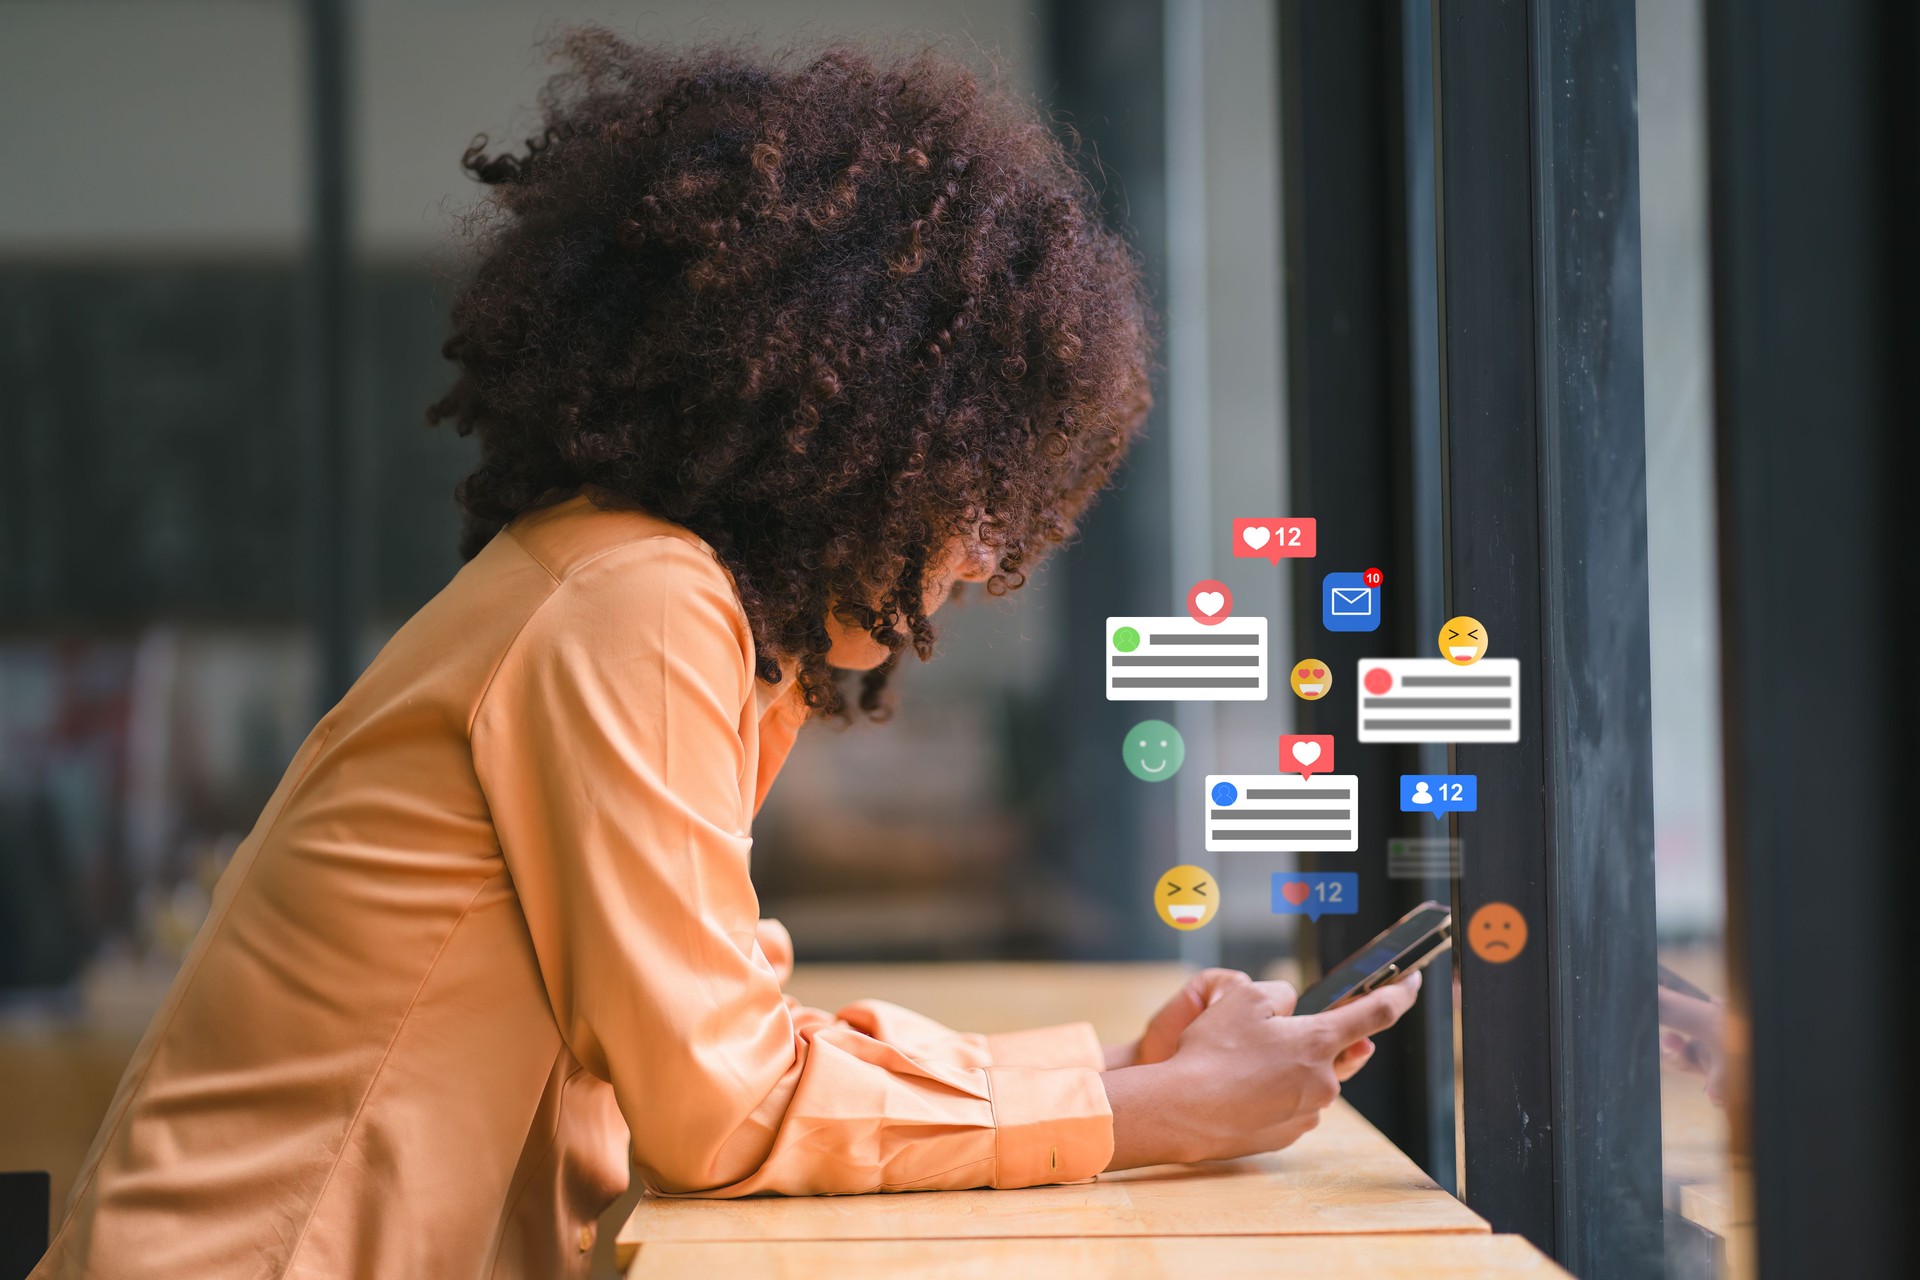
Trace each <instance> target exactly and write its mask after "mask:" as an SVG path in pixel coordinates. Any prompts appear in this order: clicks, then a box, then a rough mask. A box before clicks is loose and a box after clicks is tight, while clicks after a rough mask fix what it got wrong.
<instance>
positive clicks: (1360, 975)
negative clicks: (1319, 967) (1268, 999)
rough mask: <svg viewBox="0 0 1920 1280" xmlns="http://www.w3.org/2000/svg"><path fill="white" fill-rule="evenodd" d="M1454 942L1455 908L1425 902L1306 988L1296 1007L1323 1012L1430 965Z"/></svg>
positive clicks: (1300, 1010)
mask: <svg viewBox="0 0 1920 1280" xmlns="http://www.w3.org/2000/svg"><path fill="white" fill-rule="evenodd" d="M1452 941H1453V911H1452V909H1451V908H1450V907H1448V906H1447V904H1446V903H1444V902H1423V903H1421V904H1420V905H1419V906H1417V907H1415V908H1414V909H1413V910H1411V911H1409V912H1407V914H1405V915H1404V916H1401V917H1400V918H1399V919H1398V920H1396V921H1394V922H1393V924H1391V925H1389V926H1388V927H1387V928H1386V929H1385V930H1383V931H1382V932H1381V933H1380V935H1379V936H1378V937H1376V938H1375V939H1374V940H1373V941H1372V942H1369V943H1368V944H1367V945H1366V946H1364V947H1361V948H1360V949H1359V950H1358V951H1356V952H1354V953H1353V954H1352V955H1350V956H1348V957H1347V958H1346V959H1345V960H1342V961H1341V962H1340V963H1339V964H1337V965H1335V966H1334V967H1333V968H1332V969H1331V970H1330V971H1328V973H1327V976H1326V977H1324V978H1322V979H1320V981H1318V982H1316V983H1314V984H1313V985H1312V986H1310V987H1308V988H1307V989H1306V990H1305V991H1302V992H1301V993H1300V999H1299V1001H1298V1002H1297V1003H1296V1004H1295V1005H1294V1006H1293V1011H1294V1012H1295V1013H1296V1014H1302V1013H1324V1012H1325V1011H1326V1010H1328V1009H1331V1008H1333V1007H1334V1006H1336V1005H1341V1004H1345V1003H1346V1002H1347V1001H1349V1000H1352V999H1354V998H1355V997H1356V996H1363V995H1365V994H1367V992H1369V991H1374V990H1377V989H1379V988H1381V987H1384V986H1386V985H1387V984H1388V983H1389V982H1393V981H1396V980H1398V979H1400V978H1404V977H1405V976H1406V975H1407V974H1409V973H1412V972H1413V971H1414V970H1415V969H1418V968H1420V967H1421V966H1422V965H1424V964H1426V962H1427V961H1429V960H1431V959H1433V958H1434V957H1435V956H1437V955H1439V954H1440V952H1441V951H1442V950H1444V949H1445V948H1446V947H1448V946H1449V945H1451V943H1452Z"/></svg>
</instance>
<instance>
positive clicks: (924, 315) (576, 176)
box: [428, 29, 1151, 715]
mask: <svg viewBox="0 0 1920 1280" xmlns="http://www.w3.org/2000/svg"><path fill="white" fill-rule="evenodd" d="M558 52H559V55H560V58H561V60H562V62H563V70H562V71H561V73H560V74H559V75H558V76H556V77H555V78H554V79H553V80H552V81H551V82H550V83H549V84H548V86H547V88H546V90H545V92H544V93H543V95H542V98H541V108H542V115H543V117H544V119H543V124H544V128H543V129H542V131H541V133H540V135H539V136H538V137H535V138H532V139H530V140H529V141H528V142H527V143H526V145H525V147H524V148H523V149H519V150H517V151H514V150H510V151H507V152H504V153H497V154H496V153H491V152H490V151H489V148H488V144H487V139H486V138H485V137H484V136H483V137H481V138H478V139H477V140H476V141H475V142H474V144H473V146H471V147H470V148H469V149H468V150H467V153H466V155H465V156H464V158H463V161H462V163H463V166H464V167H465V169H466V170H467V172H469V173H470V174H471V175H472V176H474V177H475V178H477V179H478V180H480V181H481V182H483V183H487V184H489V185H491V186H492V187H494V188H495V192H494V193H493V195H492V197H491V199H490V200H489V201H488V202H487V203H486V205H485V206H483V210H482V212H481V214H480V215H478V225H479V232H480V236H481V241H482V250H483V251H482V253H481V255H480V260H479V262H478V265H477V269H476V270H475V273H474V275H473V276H472V278H471V280H470V281H469V282H467V283H466V284H465V285H464V286H463V288H462V290H461V292H460V294H459V297H458V299H457V301H456V302H455V305H454V308H453V334H452V337H451V338H450V339H449V340H448V342H447V344H446V347H445V355H446V356H447V358H448V359H450V360H452V361H453V362H455V363H456V364H457V365H458V367H459V375H458V379H457V381H456V382H455V384H454V386H453V387H452V389H451V390H450V391H449V392H448V394H447V395H446V396H445V397H444V398H443V399H441V400H440V401H439V402H437V403H436V404H434V405H433V406H432V407H431V408H430V409H429V410H428V419H429V421H431V422H441V421H445V420H451V421H452V422H454V423H455V424H456V426H457V429H458V430H459V431H460V433H461V434H463V435H465V434H469V433H470V434H472V435H475V436H477V437H479V442H480V460H479V464H478V466H477V467H476V468H475V470H474V471H473V472H472V474H471V475H469V476H468V477H467V478H466V479H465V480H464V481H463V482H462V483H461V485H460V487H459V490H458V497H459V501H460V503H461V506H462V507H463V508H464V510H465V512H466V529H465V533H464V535H463V539H462V547H461V550H462V553H463V554H465V555H468V556H471V555H473V554H474V553H475V552H477V551H478V550H479V549H480V547H482V546H483V545H485V543H486V541H487V540H488V539H489V538H491V537H492V536H493V534H494V533H495V532H497V531H498V530H499V528H500V527H501V526H502V525H504V524H505V523H507V522H508V521H510V520H512V519H513V518H514V517H515V516H517V515H519V514H520V513H521V512H523V511H527V510H529V509H530V508H534V507H538V506H541V505H544V504H547V503H551V502H555V501H559V500H561V499H564V498H566V497H569V496H572V495H574V494H577V493H582V492H584V493H587V494H588V495H590V496H591V497H592V498H593V500H595V501H596V502H599V503H600V504H602V505H604V506H611V507H630V508H638V509H642V510H645V511H647V512H650V513H652V514H654V515H657V516H660V517H662V518H664V519H667V520H671V521H673V522H675V523H677V524H680V525H682V526H684V527H686V528H687V529H690V530H692V531H693V532H694V533H696V534H698V535H699V536H700V537H702V538H704V539H705V540H706V541H707V542H708V543H709V544H710V545H711V546H712V547H713V549H714V551H715V552H716V553H717V554H718V556H719V558H720V561H721V563H723V564H724V565H726V567H727V568H728V570H729V571H730V572H731V573H732V575H733V578H734V582H735V585H736V587H737V589H738V591H739V593H740V599H741V603H742V605H743V606H744V608H745V611H746V615H747V618H748V620H749V622H750V624H751V626H752V628H753V636H754V642H755V649H756V653H757V661H758V673H759V676H760V678H761V679H762V680H765V681H768V682H769V683H778V682H779V681H780V680H781V679H782V678H783V675H782V668H783V665H786V666H789V667H790V668H791V669H792V670H793V672H794V678H795V679H796V680H797V681H798V683H799V685H800V688H801V691H802V694H803V695H804V697H805V699H806V702H807V705H808V706H809V707H811V708H812V709H813V710H814V712H815V713H816V714H826V715H831V714H836V713H844V712H845V710H846V701H845V699H844V697H843V695H842V693H841V691H840V688H839V686H838V684H837V682H836V679H835V673H834V672H833V671H832V670H831V669H830V667H829V665H828V662H827V653H828V650H829V648H830V646H831V641H830V638H829V631H828V627H827V623H828V619H829V615H830V614H831V615H832V616H833V617H836V618H838V619H839V620H840V621H841V622H842V623H843V624H845V625H847V626H850V627H853V628H856V629H860V630H864V631H865V632H866V633H867V634H869V635H871V636H872V637H873V638H874V640H876V641H877V642H879V643H881V644H882V645H884V646H885V647H886V648H887V649H888V650H889V657H888V658H887V660H886V661H885V662H884V663H882V664H881V665H880V666H879V667H878V668H876V669H875V670H874V671H871V672H868V673H867V674H866V676H865V678H864V680H863V683H862V688H861V692H860V698H859V703H860V706H861V708H862V709H863V710H864V711H866V712H867V713H869V714H879V713H881V712H882V710H883V707H884V702H883V697H882V689H883V686H884V685H885V683H886V679H887V676H888V673H889V672H890V671H891V670H892V669H893V667H894V666H895V665H896V664H897V662H898V661H899V658H900V654H901V651H902V650H903V649H904V648H906V647H907V646H908V645H909V644H911V645H912V647H913V648H914V650H915V652H916V653H918V655H919V656H920V657H921V658H922V659H925V658H927V657H930V656H931V654H932V652H933V643H934V629H933V627H932V625H931V624H930V623H929V622H928V620H927V616H926V608H925V603H926V598H927V592H928V590H929V588H930V587H932V586H933V585H934V584H933V583H932V582H931V581H930V580H931V579H932V578H933V577H935V576H936V575H938V574H939V573H940V572H941V570H942V568H943V566H944V565H945V564H947V563H949V561H950V559H951V556H952V555H953V553H954V552H955V550H956V549H958V550H960V551H964V552H966V553H968V554H974V555H980V554H982V553H984V555H985V557H986V558H988V559H991V560H992V561H993V566H994V570H995V571H994V573H993V575H992V577H991V578H990V580H989V581H988V583H987V588H988V590H989V591H990V592H991V593H993V594H996V595H998V594H1003V593H1004V592H1006V591H1007V590H1009V589H1011V588H1013V587H1017V586H1019V585H1020V584H1021V583H1022V582H1023V581H1024V580H1025V573H1026V570H1027V569H1028V568H1029V567H1030V566H1031V565H1032V564H1034V563H1035V562H1036V561H1037V560H1038V559H1039V557H1041V556H1042V555H1044V554H1045V553H1046V552H1047V551H1048V550H1049V549H1051V547H1052V546H1053V545H1055V544H1058V543H1059V542H1061V541H1062V540H1063V539H1065V538H1066V537H1067V536H1068V535H1069V534H1070V533H1071V532H1072V529H1073V526H1074V523H1075V521H1076V519H1077V518H1078V517H1079V515H1080V514H1081V512H1082V511H1083V510H1084V509H1085V507H1086V506H1087V504H1088V503H1089V502H1090V501H1091V500H1092V498H1093V496H1094V495H1095V493H1096V492H1098V490H1099V489H1101V488H1102V487H1103V486H1104V485H1105V484H1106V482H1107V481H1108V479H1109V477H1110V476H1111V475H1112V473H1113V470H1114V468H1115V467H1116V466H1117V465H1118V464H1119V462H1120V460H1121V458H1122V456H1123V455H1124V453H1125V451H1126V448H1127V445H1128V443H1129V442H1130V440H1131V439H1132V437H1133V435H1134V434H1135V432H1136V431H1137V430H1138V428H1139V425H1140V423H1141V421H1142V420H1143V419H1144V417H1145V415H1146V411H1147V406H1148V401H1149V391H1148V361H1149V356H1150V347H1151V335H1150V333H1149V326H1148V322H1147V315H1148V311H1147V308H1146V306H1145V303H1144V299H1143V294H1142V288H1141V282H1140V271H1139V268H1138V265H1137V262H1136V260H1135V258H1134V256H1133V255H1132V253H1131V252H1130V251H1129V249H1128V247H1127V246H1126V244H1125V243H1124V242H1123V241H1122V240H1121V239H1120V238H1119V237H1118V236H1117V235H1115V234H1113V233H1112V232H1110V231H1108V230H1106V229H1105V228H1104V227H1103V226H1102V225H1101V223H1100V221H1099V219H1098V215H1097V213H1096V202H1095V198H1094V194H1093V191H1092V189H1091V187H1090V185H1089V184H1088V182H1087V181H1086V179H1085V177H1084V176H1083V175H1082V174H1081V173H1080V172H1079V171H1078V170H1077V169H1076V168H1075V166H1074V164H1073V162H1072V160H1071V159H1070V158H1069V155H1068V153H1067V151H1066V149H1065V148H1064V147H1063V146H1062V145H1061V142H1060V141H1059V139H1057V138H1056V137H1055V136H1054V134H1053V133H1052V132H1051V131H1050V130H1049V128H1048V127H1047V125H1046V123H1045V122H1044V121H1043V120H1042V119H1041V118H1040V116H1039V115H1038V114H1037V113H1036V112H1035V111H1034V110H1032V109H1031V108H1028V107H1023V106H1020V105H1017V104H1016V103H1015V102H1014V101H1012V100H1011V99H1010V98H1008V97H1006V96H1004V95H1002V94H1000V93H997V92H994V91H992V90H990V89H988V88H984V87H983V86H982V85H981V83H980V82H979V80H978V79H977V78H976V77H975V76H974V75H973V74H972V73H971V72H969V71H968V70H967V69H966V68H965V67H964V66H962V65H960V64H959V63H957V62H954V61H951V60H948V59H946V58H943V57H940V56H938V55H936V54H933V53H931V52H922V53H919V54H917V55H915V56H913V57H911V58H909V59H906V60H904V61H901V62H898V63H897V64H889V63H883V62H879V61H876V60H875V59H874V58H873V57H871V56H870V55H868V54H866V53H863V52H860V51H858V50H856V49H852V48H847V47H836V48H832V49H829V50H827V51H825V52H823V53H820V54H818V55H817V56H813V57H811V58H809V59H807V60H806V61H804V63H796V64H793V65H787V64H785V63H782V62H780V61H770V60H767V59H765V58H761V57H756V56H753V55H751V54H749V53H746V52H742V51H739V50H735V49H728V48H721V49H708V50H702V51H698V52H693V53H679V54H676V53H666V52H659V51H655V50H650V49H646V48H642V47H638V46H636V45H634V44H632V43H630V42H627V41H625V40H623V39H621V38H620V37H618V36H615V35H613V34H612V33H610V32H607V31H605V30H600V29H586V30H581V31H576V32H574V33H572V34H570V35H568V36H567V37H565V38H564V39H563V40H562V41H561V42H560V45H559V49H558Z"/></svg>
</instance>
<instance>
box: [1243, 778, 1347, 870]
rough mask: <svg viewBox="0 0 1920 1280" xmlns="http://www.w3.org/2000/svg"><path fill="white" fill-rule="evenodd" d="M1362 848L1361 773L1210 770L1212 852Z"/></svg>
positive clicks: (1309, 851)
mask: <svg viewBox="0 0 1920 1280" xmlns="http://www.w3.org/2000/svg"><path fill="white" fill-rule="evenodd" d="M1359 848H1360V775H1358V774H1354V773H1322V774H1316V775H1314V776H1313V777H1311V778H1304V777H1301V776H1300V775H1299V774H1297V773H1266V774H1252V773H1215V774H1209V775H1208V776H1207V852H1209V853H1226V852H1229V851H1231V850H1234V849H1244V850H1247V851H1248V852H1250V853H1313V852H1316V851H1318V852H1323V853H1353V852H1355V851H1356V850H1358V849H1359Z"/></svg>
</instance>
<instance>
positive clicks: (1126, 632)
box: [1113, 627, 1140, 653]
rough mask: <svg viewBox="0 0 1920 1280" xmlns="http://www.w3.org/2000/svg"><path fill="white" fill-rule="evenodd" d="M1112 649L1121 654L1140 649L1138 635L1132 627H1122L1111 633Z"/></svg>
mask: <svg viewBox="0 0 1920 1280" xmlns="http://www.w3.org/2000/svg"><path fill="white" fill-rule="evenodd" d="M1113 647H1114V648H1116V649H1118V650H1119V651H1120V652H1122V653H1132V652H1133V651H1134V650H1135V649H1138V648H1139V647H1140V633H1139V632H1138V631H1135V630H1134V629H1133V628H1132V627H1122V628H1120V629H1119V630H1118V631H1116V632H1114V633H1113Z"/></svg>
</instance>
